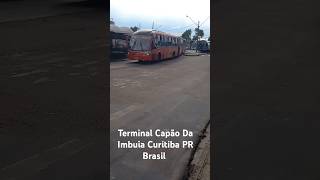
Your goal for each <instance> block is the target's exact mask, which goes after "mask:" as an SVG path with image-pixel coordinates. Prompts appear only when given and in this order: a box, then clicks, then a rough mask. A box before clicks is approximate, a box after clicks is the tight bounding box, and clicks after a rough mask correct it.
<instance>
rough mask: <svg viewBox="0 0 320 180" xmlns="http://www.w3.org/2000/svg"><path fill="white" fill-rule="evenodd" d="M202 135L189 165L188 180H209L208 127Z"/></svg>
mask: <svg viewBox="0 0 320 180" xmlns="http://www.w3.org/2000/svg"><path fill="white" fill-rule="evenodd" d="M203 135H204V137H203V139H201V141H200V143H199V145H198V147H197V149H196V152H195V154H194V156H193V159H192V161H191V163H190V169H189V178H188V180H210V125H208V127H207V128H206V130H205V132H204V134H203Z"/></svg>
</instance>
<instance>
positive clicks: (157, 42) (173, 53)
mask: <svg viewBox="0 0 320 180" xmlns="http://www.w3.org/2000/svg"><path fill="white" fill-rule="evenodd" d="M184 51H185V40H184V39H183V38H182V37H179V36H174V35H170V34H167V33H164V32H160V31H155V30H139V31H137V32H135V33H133V35H132V38H131V40H130V49H129V52H128V59H129V60H139V61H154V60H164V59H169V58H173V57H178V56H181V55H182V54H183V53H184Z"/></svg>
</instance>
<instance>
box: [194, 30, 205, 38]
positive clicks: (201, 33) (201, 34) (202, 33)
mask: <svg viewBox="0 0 320 180" xmlns="http://www.w3.org/2000/svg"><path fill="white" fill-rule="evenodd" d="M194 31H195V35H194V36H193V38H192V39H193V40H197V39H198V37H199V36H200V37H203V36H204V32H203V30H202V29H198V28H195V29H194Z"/></svg>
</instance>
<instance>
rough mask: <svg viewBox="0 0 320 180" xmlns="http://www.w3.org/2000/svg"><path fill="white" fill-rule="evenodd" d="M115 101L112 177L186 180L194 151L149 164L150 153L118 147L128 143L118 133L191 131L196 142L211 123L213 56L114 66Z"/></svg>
mask: <svg viewBox="0 0 320 180" xmlns="http://www.w3.org/2000/svg"><path fill="white" fill-rule="evenodd" d="M110 98H111V99H110V131H111V136H110V147H111V149H110V155H111V157H110V158H111V159H110V166H111V169H110V176H111V179H115V180H116V179H119V180H124V179H128V178H129V177H128V176H129V175H130V179H137V180H148V179H154V180H163V179H167V180H177V179H181V178H182V176H183V175H184V172H185V170H186V168H187V164H188V160H189V158H190V155H191V149H182V148H181V149H170V150H166V160H143V159H142V152H143V151H145V150H144V149H138V150H133V149H129V150H128V149H118V148H117V140H120V141H123V139H122V138H120V137H119V134H118V132H117V129H125V130H137V129H141V130H147V129H153V130H155V129H158V128H159V129H175V130H179V131H180V130H182V129H188V130H191V131H193V132H194V136H193V138H190V139H191V140H194V141H195V140H196V139H197V135H198V134H199V133H200V131H201V130H202V129H203V128H204V127H205V125H206V124H207V123H208V121H209V119H210V56H208V55H203V56H182V57H179V58H177V59H172V60H166V61H162V62H156V63H146V64H144V63H135V62H128V61H116V62H111V63H110ZM127 140H130V141H137V140H140V141H144V142H145V141H147V140H146V139H143V138H140V139H137V138H133V137H131V138H126V141H127ZM148 140H154V141H158V140H156V139H154V138H150V139H148ZM174 140H176V141H179V140H182V137H179V138H176V139H174ZM159 151H160V150H158V151H157V150H156V151H155V152H154V153H156V152H159ZM124 172H125V173H124Z"/></svg>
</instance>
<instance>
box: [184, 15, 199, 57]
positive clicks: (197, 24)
mask: <svg viewBox="0 0 320 180" xmlns="http://www.w3.org/2000/svg"><path fill="white" fill-rule="evenodd" d="M186 17H187V18H189V19H190V20H191V21H192V22H193V23H194V24H195V25H196V26H197V27H198V33H196V36H197V37H196V38H197V41H196V52H198V43H199V36H198V34H199V31H200V21H198V23H196V22H194V20H193V19H191V17H190V16H188V15H186Z"/></svg>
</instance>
